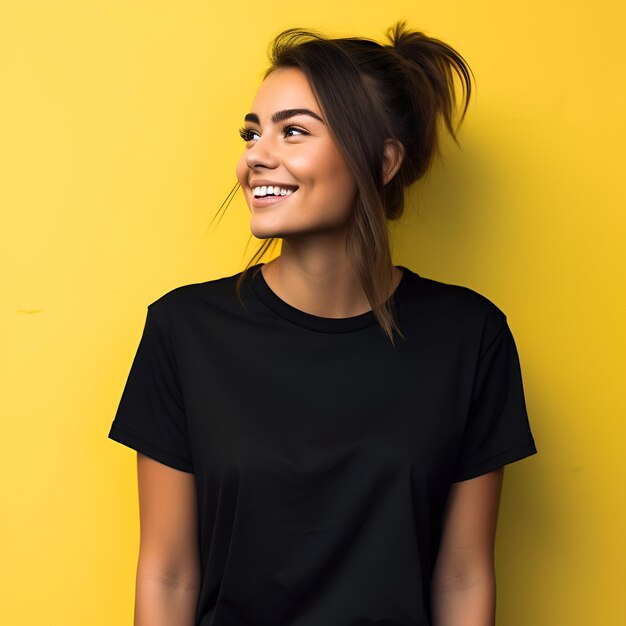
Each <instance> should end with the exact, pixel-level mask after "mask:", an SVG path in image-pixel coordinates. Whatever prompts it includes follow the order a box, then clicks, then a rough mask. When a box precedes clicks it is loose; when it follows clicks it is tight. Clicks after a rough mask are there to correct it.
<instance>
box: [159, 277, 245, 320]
mask: <svg viewBox="0 0 626 626" xmlns="http://www.w3.org/2000/svg"><path fill="white" fill-rule="evenodd" d="M241 273H242V272H237V273H235V274H229V275H227V276H221V277H218V278H211V279H209V280H204V281H198V282H190V283H184V284H181V285H177V286H175V287H172V288H171V289H169V290H168V291H165V292H164V293H162V295H160V296H159V297H157V298H156V299H155V300H153V301H152V302H150V304H148V308H149V309H151V310H156V311H159V312H163V314H168V315H175V314H179V313H184V312H185V311H190V310H194V309H196V308H197V307H198V306H203V307H206V306H218V307H219V306H220V305H221V306H226V305H228V304H229V303H232V301H233V297H234V296H235V283H236V280H237V278H238V276H239V275H240V274H241Z"/></svg>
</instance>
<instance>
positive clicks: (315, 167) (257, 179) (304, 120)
mask: <svg viewBox="0 0 626 626" xmlns="http://www.w3.org/2000/svg"><path fill="white" fill-rule="evenodd" d="M338 88H340V86H338ZM242 133H243V135H244V139H245V141H246V146H245V149H244V152H243V154H242V155H241V158H240V159H239V162H238V163H237V178H238V180H239V183H240V184H241V187H242V189H243V192H244V195H245V198H246V202H247V203H248V207H249V208H250V212H251V220H250V229H251V231H252V233H253V234H254V236H255V237H259V238H267V237H289V236H297V235H306V234H314V233H324V232H328V231H330V230H336V229H339V228H341V227H342V226H344V225H345V223H346V220H347V219H348V218H349V216H350V215H351V213H352V208H353V206H354V199H355V195H356V183H355V180H354V177H353V176H352V173H351V172H350V170H349V169H348V165H347V163H346V162H345V160H344V158H343V156H342V155H341V153H340V152H339V149H338V148H337V146H336V144H335V142H334V140H333V138H332V137H331V134H330V131H329V128H328V126H327V125H326V123H325V121H324V115H323V114H322V111H321V109H320V107H319V105H318V103H317V100H316V99H315V96H314V95H313V92H312V91H311V87H310V85H309V82H308V80H307V78H306V76H305V75H304V74H303V73H302V71H300V70H299V69H293V68H284V69H278V70H275V71H274V72H272V73H271V74H270V75H269V76H268V77H267V78H266V79H265V80H264V81H263V83H262V84H261V86H260V87H259V90H258V91H257V94H256V96H255V98H254V101H253V103H252V108H251V112H250V113H249V114H248V115H246V117H245V125H244V129H242ZM270 186H271V187H272V188H273V189H272V192H273V193H272V195H267V196H266V197H258V195H257V194H258V193H259V190H258V189H256V188H258V187H261V190H260V191H261V192H263V193H265V194H267V193H268V189H267V187H270ZM276 187H279V188H280V189H276ZM276 194H278V195H276ZM281 194H284V195H281Z"/></svg>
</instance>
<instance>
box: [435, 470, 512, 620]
mask: <svg viewBox="0 0 626 626" xmlns="http://www.w3.org/2000/svg"><path fill="white" fill-rule="evenodd" d="M503 477H504V467H500V468H498V469H496V470H494V471H492V472H489V473H488V474H483V475H482V476H478V477H476V478H472V479H470V480H464V481H461V482H457V483H453V484H452V487H451V489H450V494H449V497H448V502H447V504H446V509H445V512H444V521H443V534H442V540H441V546H440V550H439V555H438V557H437V563H436V565H435V571H434V574H433V580H432V586H431V602H432V617H433V626H494V624H495V612H496V577H495V567H494V544H495V534H496V522H497V518H498V508H499V505H500V494H501V491H502V481H503Z"/></svg>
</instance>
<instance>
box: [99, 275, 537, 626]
mask: <svg viewBox="0 0 626 626" xmlns="http://www.w3.org/2000/svg"><path fill="white" fill-rule="evenodd" d="M260 267H261V264H257V265H256V266H253V268H252V269H251V270H249V271H250V272H251V274H249V275H248V276H247V277H246V278H247V280H246V282H245V283H244V289H243V293H242V297H243V300H244V303H245V308H244V307H243V306H242V305H241V303H240V301H239V300H238V298H237V294H236V292H235V281H236V279H237V277H238V274H235V275H233V276H228V277H225V278H220V279H216V280H211V281H207V282H203V283H197V284H190V285H184V286H181V287H178V288H175V289H173V290H172V291H170V292H168V293H166V294H165V295H163V296H161V297H160V298H159V299H157V300H156V301H155V302H153V303H152V304H150V305H149V306H148V312H147V318H146V323H145V327H144V330H143V335H142V337H141V341H140V343H139V347H138V349H137V353H136V355H135V359H134V361H133V363H132V367H131V369H130V373H129V376H128V380H127V382H126V386H125V388H124V391H123V394H122V397H121V401H120V404H119V408H118V410H117V413H116V415H115V419H114V421H113V424H112V426H111V430H110V433H109V435H108V436H109V437H110V438H111V439H114V440H115V441H118V442H120V443H122V444H124V445H126V446H129V447H131V448H133V449H135V450H137V451H139V452H142V453H143V454H146V455H148V456H150V457H152V458H154V459H156V460H158V461H160V462H161V463H164V464H166V465H169V466H171V467H174V468H177V469H179V470H182V471H185V472H192V473H194V474H195V481H196V488H197V497H198V516H199V542H200V559H201V565H202V585H201V590H200V597H199V602H198V607H197V616H196V624H197V625H198V626H235V625H236V626H270V625H271V626H357V625H359V626H365V625H366V624H377V625H379V626H383V625H385V626H409V625H410V626H420V625H427V624H430V597H429V595H430V582H431V574H432V570H433V567H434V564H435V560H436V557H437V551H438V547H439V543H440V538H441V524H442V514H443V508H444V505H445V502H446V498H447V495H448V491H449V488H450V485H451V483H453V482H456V481H462V480H467V479H470V478H473V477H475V476H479V475H481V474H484V473H486V472H489V471H491V470H494V469H496V468H498V467H500V466H503V465H505V464H508V463H511V462H513V461H517V460H519V459H522V458H524V457H527V456H529V455H532V454H535V453H536V452H537V450H536V447H535V442H534V440H533V435H532V433H531V429H530V426H529V421H528V415H527V412H526V406H525V400H524V392H523V387H522V377H521V371H520V363H519V358H518V353H517V350H516V346H515V343H514V339H513V336H512V334H511V331H510V329H509V326H508V324H507V319H506V316H505V314H504V313H503V312H502V311H501V310H500V309H499V308H498V307H497V306H496V305H495V304H493V303H492V302H491V301H490V300H488V299H487V298H486V297H485V296H483V295H481V294H479V293H478V292H476V291H473V290H471V289H469V288H467V287H462V286H459V285H451V284H447V283H443V282H439V281H435V280H432V279H428V278H425V277H422V276H419V275H418V274H416V273H415V272H413V271H411V270H409V269H408V268H406V267H404V266H401V265H398V266H396V267H398V268H399V269H401V270H402V271H403V276H402V279H401V281H400V283H399V285H398V287H397V288H396V291H395V292H394V293H393V295H392V298H393V299H394V304H395V310H396V318H397V320H398V324H399V327H400V329H401V330H402V332H403V334H404V336H405V338H404V339H402V338H401V337H399V336H398V335H396V346H395V347H394V346H393V345H392V344H391V342H390V341H389V339H388V338H387V336H386V335H385V334H384V333H383V331H382V329H381V327H380V325H379V324H378V322H377V320H376V317H375V316H374V313H373V312H372V311H369V312H367V313H363V314H361V315H357V316H354V317H349V318H342V319H338V318H326V317H319V316H316V315H312V314H309V313H306V312H304V311H302V310H299V309H297V308H295V307H293V306H291V305H289V304H288V303H287V302H285V301H284V300H282V299H281V298H279V297H278V295H277V294H275V293H274V292H273V291H272V290H271V289H270V287H269V285H268V284H267V283H266V282H265V279H264V277H263V274H262V272H261V271H260Z"/></svg>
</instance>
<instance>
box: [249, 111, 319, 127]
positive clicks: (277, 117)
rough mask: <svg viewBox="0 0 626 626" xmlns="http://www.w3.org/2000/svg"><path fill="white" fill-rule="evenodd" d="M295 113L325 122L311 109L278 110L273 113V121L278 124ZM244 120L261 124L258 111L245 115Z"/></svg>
mask: <svg viewBox="0 0 626 626" xmlns="http://www.w3.org/2000/svg"><path fill="white" fill-rule="evenodd" d="M295 115H310V116H311V117H314V118H315V119H316V120H319V121H320V122H322V124H323V123H324V120H323V119H322V118H321V117H320V116H319V115H318V114H317V113H314V112H313V111H311V110H310V109H285V110H283V111H277V112H276V113H274V115H272V122H274V124H278V122H282V121H283V120H286V119H289V118H290V117H294V116H295ZM244 121H246V122H252V123H253V124H260V123H261V121H260V120H259V116H258V115H257V114H256V113H248V114H247V115H246V116H245V117H244Z"/></svg>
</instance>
